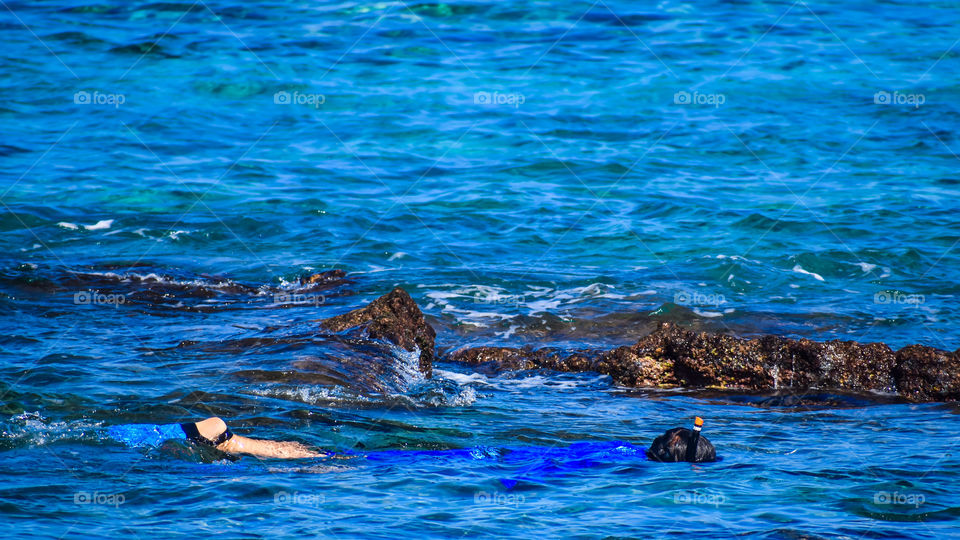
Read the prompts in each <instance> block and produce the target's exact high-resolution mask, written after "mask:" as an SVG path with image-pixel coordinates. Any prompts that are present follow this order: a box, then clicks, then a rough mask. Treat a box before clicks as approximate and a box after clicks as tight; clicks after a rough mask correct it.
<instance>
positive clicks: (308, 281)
mask: <svg viewBox="0 0 960 540" xmlns="http://www.w3.org/2000/svg"><path fill="white" fill-rule="evenodd" d="M346 277H347V273H346V272H344V271H343V270H327V271H325V272H319V273H316V274H313V275H312V276H307V277H302V278H300V284H301V285H326V284H327V283H333V282H338V281H345V280H346Z"/></svg>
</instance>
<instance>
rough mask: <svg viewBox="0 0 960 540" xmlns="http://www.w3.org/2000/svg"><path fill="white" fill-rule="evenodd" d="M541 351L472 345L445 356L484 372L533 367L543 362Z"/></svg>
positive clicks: (451, 360) (520, 369)
mask: <svg viewBox="0 0 960 540" xmlns="http://www.w3.org/2000/svg"><path fill="white" fill-rule="evenodd" d="M543 356H544V353H543V352H537V351H532V350H530V349H515V348H512V347H472V348H469V349H461V350H459V351H456V352H454V353H452V354H450V355H448V356H447V360H448V361H450V362H456V363H459V364H466V365H469V366H474V367H475V368H478V371H481V372H484V373H491V374H492V373H499V372H501V371H522V370H525V369H535V368H538V367H540V366H541V365H542V363H543V358H542V357H543Z"/></svg>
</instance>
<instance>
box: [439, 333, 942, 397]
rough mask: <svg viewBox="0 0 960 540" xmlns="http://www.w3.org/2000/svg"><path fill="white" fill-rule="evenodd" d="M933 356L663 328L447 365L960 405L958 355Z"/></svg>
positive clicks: (470, 353) (484, 352) (472, 354)
mask: <svg viewBox="0 0 960 540" xmlns="http://www.w3.org/2000/svg"><path fill="white" fill-rule="evenodd" d="M931 351H935V350H934V349H929V348H928V347H918V348H915V349H914V348H907V349H904V350H902V351H901V352H900V353H897V354H896V355H895V354H894V352H893V351H892V350H891V349H890V348H889V347H888V346H886V345H884V344H882V343H857V342H854V341H836V340H835V341H828V342H818V341H811V340H808V339H799V340H797V339H789V338H783V337H778V336H764V337H761V338H757V339H744V338H738V337H735V336H730V335H725V334H711V333H706V332H692V331H690V330H687V329H684V328H680V327H678V326H676V325H673V324H669V323H665V324H662V325H661V326H660V327H659V328H657V329H656V330H655V331H654V332H652V333H651V334H649V335H647V336H645V337H643V338H642V339H640V340H639V341H637V343H635V344H634V345H632V346H629V347H619V348H617V349H613V350H611V351H577V352H571V353H562V352H558V351H556V350H553V349H541V350H530V349H511V348H506V347H480V348H474V349H465V350H461V351H459V352H457V353H456V354H454V355H452V356H450V357H449V358H448V359H449V360H450V361H453V362H461V363H466V364H471V365H484V366H485V368H486V369H495V370H501V371H502V370H511V369H532V368H546V369H553V370H556V371H563V372H580V371H594V372H597V373H601V374H604V375H609V376H611V377H612V378H613V380H614V381H615V382H616V383H618V384H621V385H624V386H631V387H670V386H682V387H695V388H717V389H737V390H750V391H756V390H761V391H766V390H794V391H803V392H805V391H808V390H812V389H829V390H840V391H857V392H863V391H881V392H892V391H894V390H896V389H898V388H899V389H900V390H901V393H902V394H903V395H902V397H904V398H906V399H910V400H917V401H928V400H932V399H956V397H957V396H958V395H960V359H958V354H957V353H952V354H951V353H945V352H943V351H939V352H936V353H934V352H931ZM897 377H899V378H897ZM907 383H909V385H908V384H907Z"/></svg>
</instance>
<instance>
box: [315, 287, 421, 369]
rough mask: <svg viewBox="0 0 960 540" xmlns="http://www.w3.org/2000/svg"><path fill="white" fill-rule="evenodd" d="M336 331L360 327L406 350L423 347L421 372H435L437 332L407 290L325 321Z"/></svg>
mask: <svg viewBox="0 0 960 540" xmlns="http://www.w3.org/2000/svg"><path fill="white" fill-rule="evenodd" d="M320 324H321V326H322V327H323V328H325V329H327V330H330V331H332V332H343V331H345V330H349V329H354V328H356V329H360V330H363V331H365V332H366V334H367V336H369V337H370V338H371V339H376V340H382V341H388V342H390V343H393V344H394V345H397V346H399V347H401V348H403V349H404V350H407V351H413V350H415V349H417V348H419V349H420V365H419V368H420V372H421V373H423V374H424V375H425V376H426V377H431V376H432V375H433V356H434V349H435V347H436V344H435V339H436V332H435V331H434V330H433V327H431V326H430V325H429V324H427V321H426V319H424V317H423V313H422V312H421V311H420V308H419V307H417V303H416V302H414V301H413V298H410V295H409V294H407V291H405V290H403V289H401V288H399V287H397V288H396V289H394V290H392V291H390V292H389V293H387V294H385V295H383V296H381V297H380V298H377V299H376V300H374V301H373V302H371V303H370V304H368V305H366V306H365V307H362V308H360V309H355V310H353V311H350V312H348V313H344V314H343V315H338V316H336V317H332V318H330V319H326V320H324V321H322V322H321V323H320Z"/></svg>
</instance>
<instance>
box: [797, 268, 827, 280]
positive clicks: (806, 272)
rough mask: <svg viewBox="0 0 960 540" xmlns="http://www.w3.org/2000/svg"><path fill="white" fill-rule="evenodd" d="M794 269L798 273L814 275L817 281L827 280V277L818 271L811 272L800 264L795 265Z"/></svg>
mask: <svg viewBox="0 0 960 540" xmlns="http://www.w3.org/2000/svg"><path fill="white" fill-rule="evenodd" d="M793 271H794V272H796V273H798V274H806V275H808V276H813V278H814V279H816V280H817V281H826V280H825V279H823V276H821V275H820V274H818V273H816V272H810V271H808V270H804V268H803V267H802V266H800V265H799V264H798V265H796V266H794V267H793Z"/></svg>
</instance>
